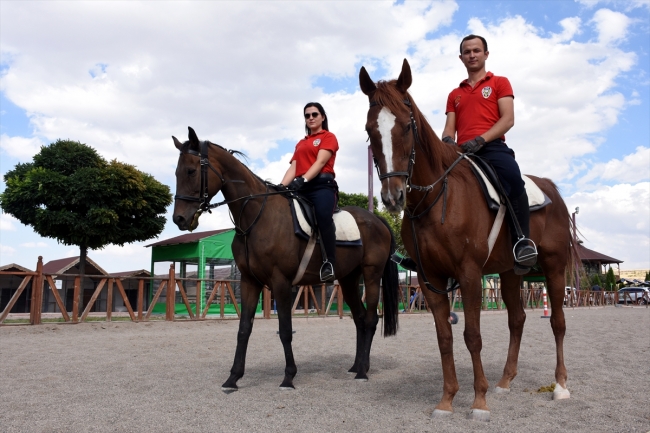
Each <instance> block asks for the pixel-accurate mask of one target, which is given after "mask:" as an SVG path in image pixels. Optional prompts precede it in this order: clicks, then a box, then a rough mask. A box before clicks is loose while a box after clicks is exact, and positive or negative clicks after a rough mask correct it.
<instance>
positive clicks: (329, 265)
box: [320, 223, 336, 282]
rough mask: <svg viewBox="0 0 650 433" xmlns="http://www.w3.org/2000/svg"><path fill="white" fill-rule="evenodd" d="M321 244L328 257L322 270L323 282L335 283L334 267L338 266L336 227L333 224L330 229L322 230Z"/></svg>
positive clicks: (321, 277)
mask: <svg viewBox="0 0 650 433" xmlns="http://www.w3.org/2000/svg"><path fill="white" fill-rule="evenodd" d="M320 236H321V242H322V243H323V247H324V250H325V254H326V255H327V259H326V260H324V261H323V265H322V266H321V268H320V279H321V281H329V282H331V281H334V280H335V279H336V277H335V276H334V266H335V265H336V226H335V225H334V224H333V223H332V224H330V225H329V227H325V228H321V229H320Z"/></svg>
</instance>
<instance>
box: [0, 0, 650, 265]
mask: <svg viewBox="0 0 650 433" xmlns="http://www.w3.org/2000/svg"><path fill="white" fill-rule="evenodd" d="M370 5H372V7H369V6H370ZM649 11H650V1H649V0H639V1H626V2H622V1H598V0H581V1H570V0H566V1H550V2H549V1H490V2H484V1H462V0H461V1H455V2H454V1H435V2H431V1H418V2H409V1H406V2H401V1H400V2H390V1H386V2H186V3H175V2H169V3H156V4H155V5H154V4H153V3H150V2H101V1H99V2H3V5H2V12H3V13H2V14H1V15H0V174H4V173H6V172H7V171H8V170H10V169H11V168H12V167H13V166H15V164H17V163H19V162H26V161H29V160H31V157H32V156H33V155H34V153H36V152H37V151H38V148H39V146H40V145H46V144H48V143H50V142H53V141H55V140H56V139H57V138H70V139H74V140H79V141H81V142H84V143H87V144H89V145H91V146H93V147H95V148H96V149H97V150H98V151H99V152H100V153H101V154H102V155H103V156H104V157H106V158H107V159H112V158H117V159H119V160H121V161H125V162H130V163H132V164H135V165H136V166H138V168H139V169H141V170H144V171H146V172H149V173H151V174H153V175H154V176H156V178H158V179H159V180H160V181H161V182H163V183H166V184H168V185H169V186H170V188H171V189H172V191H173V190H174V188H175V180H174V178H173V172H174V167H175V163H176V156H177V153H176V151H175V149H174V148H173V147H172V143H171V138H170V136H171V135H175V136H177V137H179V138H182V137H184V136H185V134H186V131H187V126H188V125H191V126H193V127H194V128H195V129H196V130H197V132H198V134H199V136H200V137H203V138H207V139H210V140H212V141H215V142H218V143H220V144H222V145H224V146H226V147H228V148H233V149H238V150H242V151H244V152H246V153H247V154H248V156H249V161H250V164H251V167H252V168H253V169H254V170H255V171H256V172H257V173H258V174H260V175H261V176H262V177H264V178H268V179H271V180H273V181H279V180H280V179H281V177H282V174H283V173H284V170H285V169H286V167H287V162H288V159H289V156H290V154H291V152H292V150H293V147H294V145H295V143H296V141H297V140H298V139H299V138H300V137H301V134H302V133H303V124H302V116H301V113H300V111H301V108H302V106H303V105H304V104H305V102H307V101H311V100H318V101H321V102H322V103H323V104H324V105H325V107H326V109H327V110H328V113H329V114H330V124H331V127H332V130H333V132H335V133H336V134H337V137H338V138H339V142H340V143H341V151H340V153H339V157H338V158H337V175H338V180H339V185H340V187H341V189H342V190H344V191H346V192H365V186H366V181H365V176H366V172H365V170H366V163H365V159H364V158H365V146H366V143H365V138H366V137H365V133H364V132H363V125H364V122H365V112H366V111H365V110H366V102H367V99H366V98H365V96H364V95H362V94H361V93H360V91H359V89H358V83H357V79H358V78H357V77H358V71H359V68H360V67H361V66H366V68H368V69H369V70H370V72H371V76H372V77H373V78H374V79H390V78H395V77H396V76H397V74H398V73H399V68H400V66H401V62H402V60H403V59H404V58H408V59H409V62H410V63H411V67H412V69H413V76H414V84H413V86H412V88H411V94H412V95H413V97H414V98H415V99H416V101H417V102H418V105H419V106H420V107H421V108H422V109H423V110H424V111H425V112H426V113H427V117H428V118H429V121H430V122H431V124H432V126H433V127H434V129H435V130H436V131H438V132H440V131H441V129H442V126H443V125H444V104H445V101H446V96H447V94H448V93H449V91H451V89H452V88H453V87H454V86H455V85H457V84H458V82H460V81H461V80H462V79H463V78H465V75H464V74H465V71H464V69H463V68H462V65H461V64H460V61H459V60H458V59H457V46H458V43H459V41H460V39H461V38H462V37H463V36H464V35H466V34H468V33H472V32H473V33H479V34H482V35H484V36H486V37H487V39H488V43H489V49H490V53H491V55H490V58H489V60H488V69H490V70H492V71H493V72H495V73H496V74H498V75H505V76H507V77H509V78H510V80H511V82H512V83H513V87H514V90H515V96H516V98H515V110H516V124H515V127H514V128H513V130H512V131H511V133H509V134H508V142H509V145H510V146H511V147H512V148H513V149H515V151H516V152H517V158H518V160H519V163H520V165H521V167H522V169H523V171H524V172H527V173H532V174H537V175H542V176H546V177H550V178H552V179H553V180H554V181H555V182H556V183H557V184H558V185H560V187H561V192H562V194H563V196H564V198H565V200H566V202H567V205H568V206H569V208H570V209H573V208H574V207H575V206H580V208H581V212H580V214H579V218H578V223H579V225H580V229H581V231H582V233H583V236H584V240H585V245H586V246H588V247H589V248H592V249H596V250H598V251H601V252H603V253H605V254H608V255H611V256H614V257H616V258H619V259H621V260H624V264H623V265H622V267H623V268H624V269H648V268H650V145H649V143H650V126H649V123H648V118H650V60H649V53H650V38H649V37H648V34H650V18H649ZM305 16H318V17H320V22H319V26H317V27H316V28H315V27H314V26H313V23H312V22H311V21H310V20H305V19H304V17H305ZM116 28H119V29H120V31H119V32H116V31H115V30H114V29H116ZM242 28H245V29H248V31H246V32H242V31H241V29H242ZM2 189H4V183H2V184H1V185H0V190H2ZM378 190H379V184H378V181H377V180H376V179H375V191H378ZM170 212H171V209H170ZM169 215H170V214H168V216H169ZM229 226H231V223H230V219H229V218H228V215H227V214H226V213H225V212H215V213H214V214H212V215H211V216H209V217H202V220H201V227H200V228H199V230H201V229H213V228H225V227H229ZM178 234H179V231H178V229H177V228H176V227H175V226H174V225H173V224H171V222H169V223H168V224H167V226H166V228H165V230H164V232H163V233H162V234H161V238H167V237H172V236H176V235H178ZM143 244H146V242H145V243H138V244H133V245H128V246H125V247H123V248H120V247H114V246H109V247H107V248H105V249H104V250H101V251H91V252H90V255H91V257H93V259H95V260H96V261H98V262H99V263H100V264H101V265H102V266H103V267H104V268H105V269H108V270H111V271H121V270H125V267H128V268H148V266H149V265H148V263H149V251H148V250H147V249H144V247H143V246H142V245H143ZM76 254H77V252H76V251H75V249H74V248H70V247H65V246H62V245H58V244H57V243H56V242H55V241H53V240H52V239H44V238H41V237H39V236H37V235H35V234H34V233H33V232H32V231H31V230H30V229H29V228H28V227H24V226H22V225H21V224H20V223H19V222H18V221H17V220H15V219H13V218H12V217H11V216H10V215H7V214H1V215H0V264H7V263H11V262H15V263H19V264H21V265H23V266H26V267H28V268H33V267H34V265H35V262H36V257H37V256H38V255H43V256H44V258H45V260H46V261H47V260H53V259H57V258H61V257H66V256H70V255H76Z"/></svg>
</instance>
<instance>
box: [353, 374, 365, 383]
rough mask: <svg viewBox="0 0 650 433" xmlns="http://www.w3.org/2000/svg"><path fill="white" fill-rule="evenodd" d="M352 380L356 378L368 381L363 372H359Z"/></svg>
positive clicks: (360, 380)
mask: <svg viewBox="0 0 650 433" xmlns="http://www.w3.org/2000/svg"><path fill="white" fill-rule="evenodd" d="M354 380H357V381H359V382H368V376H366V375H365V374H361V373H359V374H357V375H356V376H355V377H354Z"/></svg>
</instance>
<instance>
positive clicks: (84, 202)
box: [0, 140, 172, 301]
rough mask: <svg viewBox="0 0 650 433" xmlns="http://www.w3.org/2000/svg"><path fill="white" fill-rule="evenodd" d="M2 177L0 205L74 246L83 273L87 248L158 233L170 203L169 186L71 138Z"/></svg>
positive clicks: (39, 230)
mask: <svg viewBox="0 0 650 433" xmlns="http://www.w3.org/2000/svg"><path fill="white" fill-rule="evenodd" d="M4 181H5V184H6V189H5V191H4V192H3V193H2V194H0V207H1V208H2V209H3V210H4V211H5V212H6V213H8V214H11V215H13V216H14V217H16V218H17V219H18V220H19V221H20V222H21V223H23V224H25V225H29V226H32V228H33V229H34V231H35V232H36V233H38V234H39V235H41V236H43V237H48V238H54V239H56V240H57V241H58V242H60V243H62V244H64V245H77V246H79V256H80V257H79V259H80V265H79V273H80V274H81V275H82V276H83V274H84V273H85V263H86V254H87V251H88V248H90V249H93V250H95V249H102V248H104V247H105V246H106V245H109V244H116V245H120V246H121V245H124V244H126V243H130V242H136V241H144V240H147V239H151V238H153V237H155V236H157V235H158V234H160V232H161V231H162V230H163V228H164V227H165V222H166V218H165V216H164V213H165V210H166V208H167V206H169V205H170V204H171V202H172V197H171V194H170V192H169V187H168V186H166V185H163V184H161V183H160V182H158V181H157V180H155V179H154V178H153V177H152V176H150V175H148V174H146V173H143V172H141V171H138V170H137V169H136V168H135V167H134V166H132V165H129V164H124V163H121V162H118V161H116V160H113V161H110V162H107V161H106V160H105V159H104V158H102V157H101V156H100V155H99V154H98V153H97V151H95V149H93V148H91V147H89V146H87V145H85V144H82V143H79V142H76V141H71V140H57V141H56V142H55V143H52V144H50V145H49V146H42V147H41V150H40V152H39V153H37V154H36V155H34V158H33V162H31V163H26V164H18V165H16V167H14V169H13V170H10V171H8V172H7V173H6V174H5V176H4ZM81 296H82V294H81V293H80V301H81V300H82V299H83V298H81Z"/></svg>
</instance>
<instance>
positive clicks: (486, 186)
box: [467, 155, 552, 212]
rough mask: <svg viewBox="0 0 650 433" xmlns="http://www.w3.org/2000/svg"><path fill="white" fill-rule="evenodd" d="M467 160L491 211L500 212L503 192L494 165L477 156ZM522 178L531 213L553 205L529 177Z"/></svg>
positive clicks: (470, 156) (523, 176)
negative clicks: (501, 192) (501, 193)
mask: <svg viewBox="0 0 650 433" xmlns="http://www.w3.org/2000/svg"><path fill="white" fill-rule="evenodd" d="M467 160H468V161H469V162H470V166H471V167H472V172H474V175H475V176H476V179H478V183H479V185H480V187H481V190H482V191H483V195H484V196H485V201H486V202H487V205H488V207H489V208H490V209H491V210H495V211H498V210H499V207H500V206H501V202H502V200H501V197H500V194H499V192H500V191H501V183H500V182H499V178H498V177H497V174H496V172H495V171H494V167H492V164H490V163H489V162H487V161H486V160H484V159H483V158H480V157H478V156H476V155H468V158H467ZM521 178H522V179H523V181H524V183H525V187H526V194H527V195H528V206H529V207H530V211H531V212H534V211H536V210H539V209H542V208H543V207H545V206H548V205H549V204H551V203H552V202H551V199H550V198H548V196H547V195H546V194H544V191H542V190H541V188H540V187H538V186H537V184H536V183H535V182H533V181H532V180H531V179H530V178H529V177H528V176H525V175H523V174H522V175H521ZM495 185H496V187H495Z"/></svg>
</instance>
